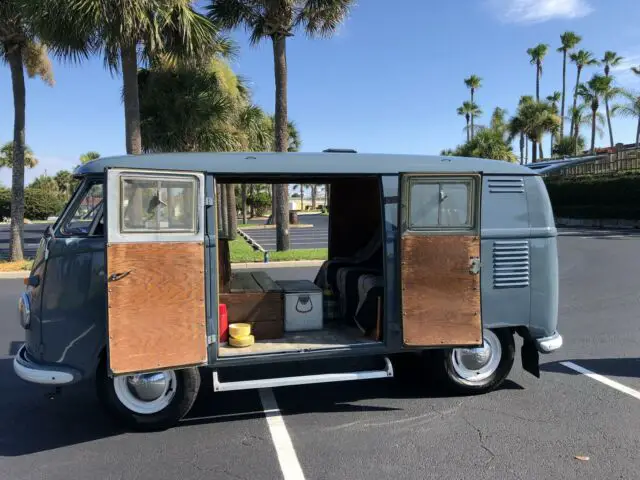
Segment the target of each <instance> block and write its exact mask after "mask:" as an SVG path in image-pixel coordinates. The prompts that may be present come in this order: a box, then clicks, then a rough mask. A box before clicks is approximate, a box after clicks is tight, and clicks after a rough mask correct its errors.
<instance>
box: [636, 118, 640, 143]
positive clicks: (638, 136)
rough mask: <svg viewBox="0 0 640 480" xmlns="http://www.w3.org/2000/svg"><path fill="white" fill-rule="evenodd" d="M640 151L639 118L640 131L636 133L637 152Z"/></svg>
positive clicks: (639, 119) (639, 121) (639, 120)
mask: <svg viewBox="0 0 640 480" xmlns="http://www.w3.org/2000/svg"><path fill="white" fill-rule="evenodd" d="M637 149H640V117H638V130H637V131H636V150H637Z"/></svg>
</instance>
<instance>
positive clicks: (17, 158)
mask: <svg viewBox="0 0 640 480" xmlns="http://www.w3.org/2000/svg"><path fill="white" fill-rule="evenodd" d="M7 57H8V59H7V60H8V62H9V67H10V68H11V84H12V87H13V107H14V117H13V166H12V168H11V239H10V240H9V261H12V262H17V261H20V260H22V259H23V258H24V251H23V234H24V147H25V134H24V126H25V110H26V94H25V86H24V70H23V63H22V51H21V50H20V48H14V49H11V50H9V51H8V52H7Z"/></svg>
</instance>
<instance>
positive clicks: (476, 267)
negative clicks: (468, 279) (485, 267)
mask: <svg viewBox="0 0 640 480" xmlns="http://www.w3.org/2000/svg"><path fill="white" fill-rule="evenodd" d="M480 267H481V264H480V259H479V258H478V257H471V260H470V261H469V273H470V274H471V275H477V274H478V273H480Z"/></svg>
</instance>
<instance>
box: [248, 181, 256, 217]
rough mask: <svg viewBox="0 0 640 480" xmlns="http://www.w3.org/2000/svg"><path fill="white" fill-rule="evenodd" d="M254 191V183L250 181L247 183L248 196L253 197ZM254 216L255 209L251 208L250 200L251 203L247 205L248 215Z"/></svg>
mask: <svg viewBox="0 0 640 480" xmlns="http://www.w3.org/2000/svg"><path fill="white" fill-rule="evenodd" d="M254 192H255V185H254V184H253V183H252V184H251V185H249V196H250V197H251V198H252V199H253V198H255V195H254ZM254 216H255V211H254V209H253V201H252V202H251V205H249V217H251V218H253V217H254Z"/></svg>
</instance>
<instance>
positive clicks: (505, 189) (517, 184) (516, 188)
mask: <svg viewBox="0 0 640 480" xmlns="http://www.w3.org/2000/svg"><path fill="white" fill-rule="evenodd" d="M488 183H489V193H524V180H523V179H522V178H520V177H495V178H489V180H488Z"/></svg>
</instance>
